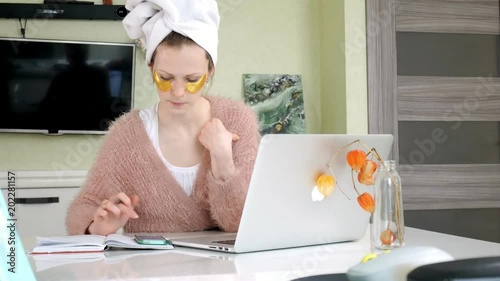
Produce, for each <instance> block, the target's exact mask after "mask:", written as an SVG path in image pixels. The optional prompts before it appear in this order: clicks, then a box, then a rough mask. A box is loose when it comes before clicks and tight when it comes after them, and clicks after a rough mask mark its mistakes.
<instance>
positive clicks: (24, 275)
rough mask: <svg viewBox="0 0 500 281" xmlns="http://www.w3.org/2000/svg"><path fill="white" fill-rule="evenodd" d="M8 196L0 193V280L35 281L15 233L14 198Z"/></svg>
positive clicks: (17, 235) (19, 239) (16, 222)
mask: <svg viewBox="0 0 500 281" xmlns="http://www.w3.org/2000/svg"><path fill="white" fill-rule="evenodd" d="M2 191H3V190H2ZM12 193H15V192H11V194H12ZM7 194H8V193H7ZM12 195H14V194H12ZM8 196H9V197H7V198H4V196H3V192H0V222H1V223H0V243H1V244H0V264H1V265H2V266H0V269H1V270H0V280H11V281H17V280H19V281H24V280H26V281H31V280H36V279H35V276H34V274H33V270H32V268H31V266H30V263H29V261H28V257H27V255H26V251H25V250H24V246H23V244H22V242H21V238H20V237H19V234H18V232H17V225H18V221H17V220H16V214H15V211H16V209H15V202H14V196H10V194H8ZM7 200H9V201H7Z"/></svg>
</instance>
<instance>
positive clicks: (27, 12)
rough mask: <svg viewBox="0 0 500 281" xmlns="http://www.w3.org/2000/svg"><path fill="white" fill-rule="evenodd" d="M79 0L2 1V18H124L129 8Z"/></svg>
mask: <svg viewBox="0 0 500 281" xmlns="http://www.w3.org/2000/svg"><path fill="white" fill-rule="evenodd" d="M76 3H77V2H71V3H69V2H68V3H64V4H61V3H52V4H17V3H16V4H11V3H0V18H6V19H21V18H22V19H41V18H42V19H76V20H78V19H80V20H85V19H86V20H122V19H123V18H124V17H125V16H126V15H127V14H128V10H127V9H126V8H125V6H123V5H83V4H84V3H83V2H82V3H81V4H80V3H78V4H76Z"/></svg>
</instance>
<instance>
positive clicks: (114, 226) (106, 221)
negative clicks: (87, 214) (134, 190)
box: [88, 192, 139, 235]
mask: <svg viewBox="0 0 500 281" xmlns="http://www.w3.org/2000/svg"><path fill="white" fill-rule="evenodd" d="M138 203H139V197H138V196H137V195H132V196H130V197H128V196H127V195H126V194H125V193H123V192H120V193H118V194H117V195H114V196H111V197H110V198H109V199H105V200H103V201H102V202H101V205H100V206H99V207H98V208H97V210H96V211H95V213H94V221H93V222H92V223H91V224H90V226H89V228H88V232H89V233H90V234H98V235H108V234H111V233H116V232H117V231H118V230H119V229H120V228H122V227H123V226H125V224H126V223H127V221H128V220H129V219H130V218H133V219H136V218H138V217H139V216H138V215H137V213H136V212H135V211H134V207H136V206H137V205H138Z"/></svg>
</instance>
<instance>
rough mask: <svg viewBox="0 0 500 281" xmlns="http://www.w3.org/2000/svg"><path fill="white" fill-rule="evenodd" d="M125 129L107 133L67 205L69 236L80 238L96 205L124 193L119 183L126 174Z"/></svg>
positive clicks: (117, 127)
mask: <svg viewBox="0 0 500 281" xmlns="http://www.w3.org/2000/svg"><path fill="white" fill-rule="evenodd" d="M115 124H116V123H115ZM125 127H126V126H115V127H114V128H111V129H110V130H109V132H108V135H106V137H105V138H104V140H103V143H102V145H101V147H100V148H99V152H98V153H97V155H96V159H95V162H94V165H93V166H92V167H91V168H90V170H89V172H88V174H87V177H86V179H85V182H84V184H83V186H82V187H81V188H80V192H79V193H78V194H77V196H76V197H75V198H74V199H73V201H72V202H71V203H70V205H69V207H68V210H67V214H66V221H65V223H66V231H67V233H68V234H69V235H75V234H84V233H85V231H86V229H87V228H88V226H89V225H90V224H91V223H92V221H93V217H94V213H95V211H96V209H97V208H98V207H99V204H100V203H101V202H102V201H103V200H104V199H107V198H109V197H111V196H112V195H115V194H117V193H119V192H120V191H122V190H124V187H123V184H122V183H123V182H124V180H123V179H124V178H126V177H127V173H128V172H127V170H126V167H125V166H126V165H124V163H126V161H125V157H126V155H127V153H124V150H126V148H125V147H126V141H125V140H124V138H123V135H125V134H124V133H123V132H122V130H124V129H125Z"/></svg>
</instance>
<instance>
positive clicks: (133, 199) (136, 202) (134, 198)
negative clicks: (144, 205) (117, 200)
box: [130, 194, 139, 207]
mask: <svg viewBox="0 0 500 281" xmlns="http://www.w3.org/2000/svg"><path fill="white" fill-rule="evenodd" d="M130 202H131V203H132V206H133V207H137V206H138V205H139V196H137V195H135V194H134V195H132V196H130Z"/></svg>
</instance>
